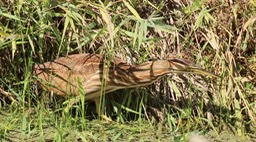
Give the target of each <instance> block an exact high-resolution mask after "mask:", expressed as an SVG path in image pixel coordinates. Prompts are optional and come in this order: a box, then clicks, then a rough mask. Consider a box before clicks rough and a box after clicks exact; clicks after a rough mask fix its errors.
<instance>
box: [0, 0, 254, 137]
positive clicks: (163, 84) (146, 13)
mask: <svg viewBox="0 0 256 142" xmlns="http://www.w3.org/2000/svg"><path fill="white" fill-rule="evenodd" d="M0 6H1V8H0V21H1V22H0V57H1V58H0V76H1V78H0V89H1V90H0V98H1V99H0V115H1V117H0V120H1V121H0V139H1V140H2V141H71V140H72V141H73V140H76V141H134V140H136V141H187V140H188V139H189V137H190V135H191V134H193V133H198V134H201V135H205V136H206V137H208V138H211V139H212V140H215V141H255V139H256V138H255V136H254V135H255V125H256V119H255V118H256V109H255V108H256V104H255V102H256V99H255V94H256V87H255V83H256V82H255V74H256V70H255V69H256V67H255V64H256V58H255V57H256V50H255V36H254V35H255V33H256V32H255V31H256V29H255V27H256V26H255V19H256V17H255V14H254V11H255V9H256V2H255V1H253V0H252V1H247V2H235V3H227V2H221V1H212V2H208V1H203V0H195V1H186V2H185V1H180V2H179V3H176V2H171V1H168V2H166V1H160V2H159V3H156V2H149V1H116V2H110V1H104V2H103V1H102V2H98V1H70V2H65V1H47V0H45V1H41V2H38V1H17V2H12V1H7V2H6V1H0ZM74 53H98V54H105V55H107V57H108V59H110V58H113V57H115V56H117V57H120V58H122V59H124V60H125V61H127V62H128V63H131V64H134V63H142V62H146V61H148V60H155V59H167V58H168V57H170V56H171V57H172V56H176V57H182V58H189V59H190V60H192V61H194V62H195V63H197V64H198V65H199V66H201V67H202V68H204V69H206V70H209V71H211V72H213V73H215V74H218V75H219V76H220V78H219V79H212V78H208V77H204V76H198V75H191V74H184V75H171V76H168V77H164V78H163V79H161V80H159V81H158V82H156V83H154V84H152V85H149V86H146V87H141V88H134V89H127V90H119V91H116V92H113V93H111V94H109V95H106V96H103V100H104V103H105V106H106V108H103V111H104V112H105V113H107V115H108V116H109V117H111V118H112V119H113V120H114V122H109V123H107V122H105V121H102V120H100V119H98V118H97V115H96V113H95V112H93V111H92V110H94V109H93V108H94V104H93V103H91V102H85V101H83V95H82V94H83V90H80V92H81V98H82V99H81V100H82V101H81V102H79V103H78V104H76V105H74V106H73V107H72V108H71V109H70V110H69V111H67V112H66V111H65V110H64V109H65V107H66V104H67V102H68V101H69V100H63V98H59V97H57V96H51V95H49V93H47V92H44V91H43V92H39V93H36V91H35V90H36V89H35V87H34V85H33V77H32V66H33V64H34V63H42V62H45V61H50V60H54V59H56V58H58V57H62V56H66V55H68V54H74ZM63 102H65V103H63Z"/></svg>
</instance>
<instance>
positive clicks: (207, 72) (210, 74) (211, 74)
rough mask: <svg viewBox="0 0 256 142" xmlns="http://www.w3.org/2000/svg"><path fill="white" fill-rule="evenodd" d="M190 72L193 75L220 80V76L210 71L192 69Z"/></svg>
mask: <svg viewBox="0 0 256 142" xmlns="http://www.w3.org/2000/svg"><path fill="white" fill-rule="evenodd" d="M190 71H191V72H192V73H195V74H199V75H207V76H210V77H214V78H219V76H218V75H216V74H214V73H211V72H209V71H206V70H204V69H201V68H191V69H190Z"/></svg>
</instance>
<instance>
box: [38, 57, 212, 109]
mask: <svg viewBox="0 0 256 142" xmlns="http://www.w3.org/2000/svg"><path fill="white" fill-rule="evenodd" d="M181 72H193V73H199V74H200V73H203V74H207V75H210V76H215V75H214V74H212V73H209V72H207V71H204V70H202V69H201V68H199V67H197V66H196V65H195V64H193V63H191V62H189V61H187V60H183V59H171V60H158V61H150V62H147V63H143V64H140V65H130V64H127V63H125V62H123V61H122V60H121V59H119V58H114V59H112V60H110V61H108V60H107V59H105V58H104V57H103V56H100V55H97V54H74V55H69V56H67V57H61V58H59V59H56V60H54V61H51V62H46V63H44V64H36V65H35V66H34V75H35V76H36V77H37V78H38V81H39V82H40V84H41V85H42V86H43V87H44V88H45V89H47V90H50V91H53V92H54V93H55V94H57V95H61V96H65V95H79V90H81V89H82V90H83V92H84V98H85V100H94V101H95V102H96V106H97V105H99V98H100V96H101V95H102V94H103V93H104V94H107V93H109V92H112V91H115V90H119V89H123V88H132V87H138V86H145V85H148V84H151V83H153V82H154V81H156V80H158V79H159V78H161V77H162V76H164V75H166V74H170V73H181ZM97 108H98V106H97Z"/></svg>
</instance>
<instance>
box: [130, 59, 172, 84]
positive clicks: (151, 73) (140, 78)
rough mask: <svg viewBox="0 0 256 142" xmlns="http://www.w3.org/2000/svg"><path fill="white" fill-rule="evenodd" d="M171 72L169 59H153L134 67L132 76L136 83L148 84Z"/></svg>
mask: <svg viewBox="0 0 256 142" xmlns="http://www.w3.org/2000/svg"><path fill="white" fill-rule="evenodd" d="M170 72H171V70H170V64H169V62H168V61H167V60H160V61H151V62H147V63H143V64H141V65H137V66H134V67H132V68H131V70H130V77H131V79H132V80H134V83H136V84H142V85H146V84H151V83H152V82H154V81H156V80H157V79H159V78H160V77H162V76H164V75H166V74H169V73H170Z"/></svg>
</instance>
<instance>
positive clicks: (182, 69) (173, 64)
mask: <svg viewBox="0 0 256 142" xmlns="http://www.w3.org/2000/svg"><path fill="white" fill-rule="evenodd" d="M168 61H169V66H170V70H172V71H173V72H175V73H195V74H199V75H207V76H210V77H216V78H217V77H219V76H218V75H215V74H213V73H211V72H208V71H206V70H204V69H202V68H201V67H199V66H197V65H196V64H194V63H192V62H191V61H189V60H186V59H170V60H168Z"/></svg>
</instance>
